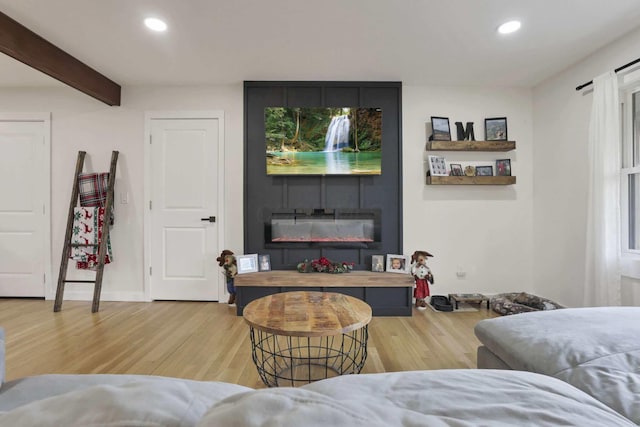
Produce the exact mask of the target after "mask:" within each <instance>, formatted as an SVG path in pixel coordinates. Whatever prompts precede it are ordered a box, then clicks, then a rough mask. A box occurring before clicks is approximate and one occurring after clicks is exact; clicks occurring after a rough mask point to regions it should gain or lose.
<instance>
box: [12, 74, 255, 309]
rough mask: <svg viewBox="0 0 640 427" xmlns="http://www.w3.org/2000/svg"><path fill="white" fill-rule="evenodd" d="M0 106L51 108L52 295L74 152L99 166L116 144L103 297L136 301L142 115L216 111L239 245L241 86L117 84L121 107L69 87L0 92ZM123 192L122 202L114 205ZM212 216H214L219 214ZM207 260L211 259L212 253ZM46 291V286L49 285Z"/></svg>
mask: <svg viewBox="0 0 640 427" xmlns="http://www.w3.org/2000/svg"><path fill="white" fill-rule="evenodd" d="M0 94H1V96H0V111H4V112H28V111H40V112H51V113H52V120H51V123H52V131H51V145H52V156H51V157H52V181H51V186H52V246H53V247H52V255H53V256H52V258H53V259H52V264H53V280H52V281H49V286H52V288H51V289H53V291H52V292H53V293H55V280H57V275H58V268H59V266H60V254H61V250H62V244H63V239H64V232H65V227H66V221H67V217H66V215H67V209H68V207H69V198H70V196H71V185H72V182H73V172H74V169H75V162H76V157H77V152H78V151H79V150H85V151H86V152H87V158H86V160H85V169H84V170H85V171H107V170H108V169H109V161H110V157H111V151H112V150H119V151H120V156H119V159H118V169H117V174H116V200H115V202H116V205H115V217H116V220H115V226H114V227H113V229H112V247H113V252H114V258H115V262H114V263H113V264H111V265H108V266H107V267H106V269H105V275H104V282H103V288H102V291H103V292H102V299H103V300H110V299H115V300H142V299H143V246H144V240H143V212H144V211H143V210H144V208H145V207H146V204H145V203H144V199H143V190H144V168H143V165H144V156H143V154H144V144H143V140H144V125H145V123H144V113H145V112H146V111H157V110H162V111H170V110H224V112H225V124H226V127H225V133H226V135H225V143H226V147H225V156H226V159H225V161H226V164H227V165H228V167H227V168H226V169H225V173H226V176H225V182H226V183H227V194H226V205H225V210H224V215H225V216H226V228H225V236H226V239H227V242H228V247H229V249H232V250H234V251H241V250H242V240H243V238H242V221H241V219H240V218H242V170H243V167H242V164H243V157H242V156H243V154H242V153H243V140H242V115H243V110H242V85H241V84H238V85H234V86H219V87H215V86H208V87H170V88H151V87H135V88H127V87H125V88H123V93H122V106H121V107H109V106H107V105H105V104H102V103H100V102H98V101H95V100H93V99H92V98H89V97H88V96H86V95H83V94H81V93H79V92H77V91H75V90H73V89H70V88H37V89H15V90H7V89H3V90H2V91H0ZM122 192H127V193H128V195H129V203H128V204H122V203H120V202H121V197H120V196H121V193H122ZM219 215H222V213H220V214H219ZM211 262H215V259H212V260H211ZM69 266H70V267H69V274H68V278H70V279H72V278H76V279H82V278H87V279H93V277H94V276H95V274H94V273H93V272H84V271H78V270H76V269H75V267H73V266H72V264H71V263H70V264H69ZM50 292H51V290H50ZM92 292H93V287H92V286H91V285H74V284H68V285H67V286H66V290H65V298H66V299H72V298H80V299H90V298H91V295H92Z"/></svg>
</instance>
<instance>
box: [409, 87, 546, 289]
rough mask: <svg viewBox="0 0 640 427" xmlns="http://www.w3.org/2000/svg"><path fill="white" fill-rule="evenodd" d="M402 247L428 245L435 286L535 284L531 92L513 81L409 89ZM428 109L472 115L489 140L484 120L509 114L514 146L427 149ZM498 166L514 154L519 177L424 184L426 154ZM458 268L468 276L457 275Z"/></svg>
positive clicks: (452, 118)
mask: <svg viewBox="0 0 640 427" xmlns="http://www.w3.org/2000/svg"><path fill="white" fill-rule="evenodd" d="M402 97H403V140H404V144H403V166H404V167H403V182H404V192H403V199H404V236H403V239H404V252H405V253H406V254H410V253H412V252H413V251H415V250H419V249H421V250H426V251H428V252H430V253H432V254H433V255H434V258H432V259H430V263H429V265H430V267H431V269H432V270H433V273H434V276H435V279H436V283H435V286H434V287H433V288H432V293H435V294H447V293H451V292H486V293H496V292H509V291H521V290H522V291H533V288H534V286H533V281H532V268H533V263H532V262H533V261H532V260H533V237H532V233H533V217H532V212H533V166H532V123H531V116H532V98H531V91H529V90H526V89H508V88H473V87H456V88H451V87H412V86H405V87H404V88H403V93H402ZM430 116H443V117H448V118H449V122H450V126H451V127H452V138H453V139H455V125H454V123H455V122H456V121H461V122H463V123H466V122H467V121H472V122H474V130H475V135H476V139H477V140H482V139H484V119H485V118H488V117H501V116H506V117H507V125H508V136H509V139H510V140H515V141H516V150H514V151H509V152H496V153H494V152H488V153H483V152H478V153H476V152H426V151H425V142H426V140H427V136H428V134H427V132H426V130H425V124H426V123H427V122H429V121H430ZM429 154H431V155H444V156H445V157H446V160H447V165H448V164H449V162H453V163H461V164H463V167H464V165H466V164H486V165H493V166H494V171H495V160H496V159H500V158H510V159H511V166H512V171H513V175H515V176H516V177H517V184H515V185H508V186H457V185H453V186H439V185H425V176H426V171H427V166H426V159H427V156H428V155H429ZM458 269H461V270H463V271H464V272H466V277H465V278H464V279H460V278H458V277H457V276H456V272H457V271H458Z"/></svg>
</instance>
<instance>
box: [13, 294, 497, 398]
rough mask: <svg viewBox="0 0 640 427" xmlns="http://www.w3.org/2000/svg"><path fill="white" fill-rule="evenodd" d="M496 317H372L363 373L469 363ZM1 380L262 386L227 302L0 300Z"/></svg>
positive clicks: (483, 313) (241, 326)
mask: <svg viewBox="0 0 640 427" xmlns="http://www.w3.org/2000/svg"><path fill="white" fill-rule="evenodd" d="M495 316H497V315H496V314H495V313H493V312H492V311H489V310H486V309H485V308H482V307H481V308H480V309H479V311H477V312H460V313H436V312H434V311H432V310H431V309H429V308H428V309H427V310H424V311H418V310H416V309H415V308H414V312H413V316H412V317H374V318H373V319H372V321H371V323H370V325H369V345H368V354H369V356H368V358H367V362H366V364H365V367H364V369H363V373H374V372H395V371H410V370H422V369H443V368H475V367H476V348H477V346H478V345H479V342H478V340H477V339H476V337H475V336H474V334H473V327H474V326H475V324H476V323H477V322H478V321H479V320H482V319H485V318H490V317H495ZM0 327H2V328H4V329H5V334H6V347H7V354H6V359H7V379H8V380H12V379H16V378H20V377H24V376H30V375H38V374H47V373H63V374H88V373H111V374H148V375H164V376H172V377H180V378H189V379H196V380H210V381H225V382H231V383H235V384H240V385H244V386H248V387H254V388H262V387H264V385H263V384H262V382H261V381H260V379H259V378H258V374H257V372H256V368H255V366H254V365H253V362H252V360H251V346H250V342H249V328H248V326H247V324H246V323H245V322H244V320H243V319H242V317H237V316H236V315H235V307H229V306H227V305H225V304H218V303H203V302H173V301H167V302H152V303H132V302H129V303H125V302H102V303H101V304H100V312H99V313H95V314H92V313H91V302H80V301H65V302H64V305H63V307H62V311H61V312H59V313H54V312H53V301H43V300H22V299H0Z"/></svg>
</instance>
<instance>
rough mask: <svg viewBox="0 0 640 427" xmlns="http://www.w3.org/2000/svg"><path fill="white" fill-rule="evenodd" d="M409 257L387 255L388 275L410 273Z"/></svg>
mask: <svg viewBox="0 0 640 427" xmlns="http://www.w3.org/2000/svg"><path fill="white" fill-rule="evenodd" d="M409 268H410V265H409V257H408V256H406V255H396V254H387V272H388V273H400V274H407V273H409Z"/></svg>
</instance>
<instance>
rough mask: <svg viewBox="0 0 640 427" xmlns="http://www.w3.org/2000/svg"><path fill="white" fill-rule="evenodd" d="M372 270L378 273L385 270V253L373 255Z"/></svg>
mask: <svg viewBox="0 0 640 427" xmlns="http://www.w3.org/2000/svg"><path fill="white" fill-rule="evenodd" d="M371 271H375V272H376V273H382V272H383V271H384V255H371Z"/></svg>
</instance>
